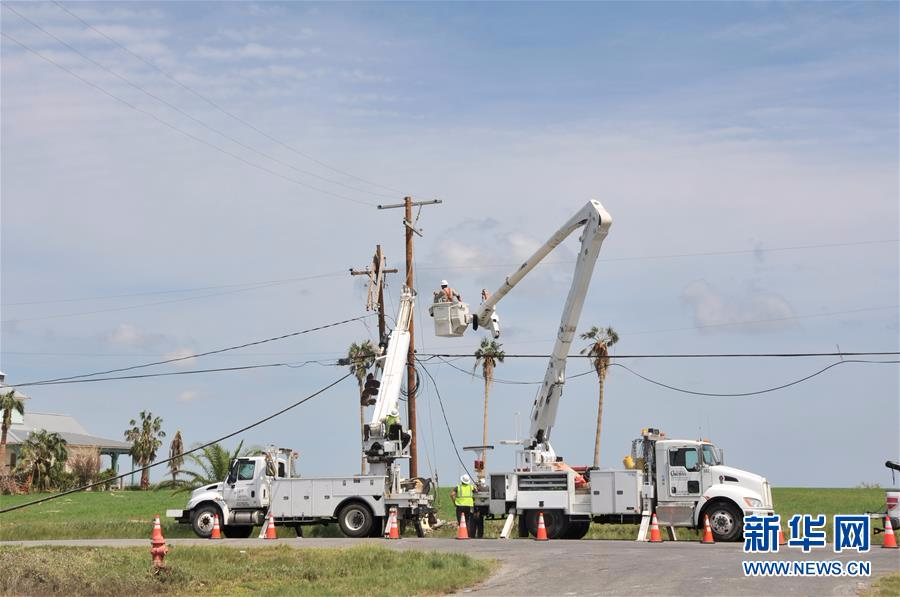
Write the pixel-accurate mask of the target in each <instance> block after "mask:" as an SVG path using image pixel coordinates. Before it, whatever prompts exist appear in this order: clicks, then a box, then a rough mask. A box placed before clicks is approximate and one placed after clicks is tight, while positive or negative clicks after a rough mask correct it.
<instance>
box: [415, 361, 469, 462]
mask: <svg viewBox="0 0 900 597" xmlns="http://www.w3.org/2000/svg"><path fill="white" fill-rule="evenodd" d="M422 370H423V371H425V375H427V376H428V379H430V380H431V383H432V385H433V386H434V393H435V395H436V396H437V398H438V404H440V406H441V415H443V417H444V425H446V427H447V435H449V436H450V443H451V444H453V452H454V453H455V454H456V459H457V460H459V464H460V465H462V467H463V470H464V471H466V473H467V474H468V475H469V476H470V477H472V478H473V479H474V476H473V475H472V473H471V472H469V467H467V466H466V463H465V462H463V459H462V456H461V455H460V453H459V448H458V447H457V446H456V439H455V438H454V437H453V430H452V429H451V428H450V421H449V420H447V411H445V410H444V400H443V398H441V391H440V390H439V389H438V385H437V382H436V381H435V380H434V377H433V376H432V375H431V371H429V370H428V368H427V367H424V366H423V367H422Z"/></svg>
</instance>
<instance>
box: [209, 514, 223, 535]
mask: <svg viewBox="0 0 900 597" xmlns="http://www.w3.org/2000/svg"><path fill="white" fill-rule="evenodd" d="M209 538H210V539H221V538H222V531H221V529H220V528H219V515H218V514H213V530H212V533H210V535H209Z"/></svg>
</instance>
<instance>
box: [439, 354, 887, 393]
mask: <svg viewBox="0 0 900 597" xmlns="http://www.w3.org/2000/svg"><path fill="white" fill-rule="evenodd" d="M889 354H897V353H889ZM444 362H445V363H446V364H447V365H450V367H452V368H453V369H456V370H457V371H460V372H462V373H465V374H466V375H469V376H471V377H474V378H476V379H481V380H484V377H483V376H481V375H478V374H476V373H474V372H471V371H466V370H465V369H461V368H459V367H456V366H455V365H453V364H451V363H447V362H446V361H444ZM845 363H867V364H896V363H900V360H896V361H872V360H864V359H844V360H841V361H837V362H836V363H832V364H830V365H828V366H827V367H824V368H822V369H819V370H818V371H816V372H814V373H812V374H810V375H807V376H805V377H801V378H800V379H796V380H794V381H791V382H788V383H785V384H782V385H779V386H775V387H771V388H766V389H762V390H754V391H752V392H737V393H713V392H698V391H695V390H687V389H684V388H679V387H676V386H673V385H670V384H666V383H663V382H661V381H658V380H655V379H652V378H650V377H647V376H645V375H642V374H640V373H638V372H637V371H635V370H634V369H631V368H629V367H626V366H625V365H622V364H621V363H610V365H609V366H610V367H621V368H622V369H625V370H626V371H628V372H629V373H631V374H633V375H635V376H637V377H639V378H641V379H643V380H644V381H647V382H649V383H652V384H654V385H657V386H660V387H663V388H666V389H669V390H673V391H675V392H680V393H683V394H691V395H694V396H708V397H716V398H736V397H746V396H757V395H759V394H767V393H769V392H775V391H777V390H783V389H785V388H789V387H791V386H795V385H797V384H800V383H803V382H805V381H808V380H810V379H812V378H814V377H816V376H818V375H821V374H823V373H825V372H826V371H828V370H829V369H832V368H833V367H837V366H838V365H843V364H845ZM423 365H425V366H424V367H423V369H425V371H426V372H427V371H428V369H427V364H425V363H423ZM592 373H595V372H594V371H585V372H584V373H577V374H575V375H571V376H569V377H568V378H567V380H571V379H576V378H579V377H584V376H585V375H590V374H592ZM491 381H492V382H497V383H502V384H512V385H540V384H542V383H543V382H541V381H514V380H506V379H498V378H493V379H492V380H491Z"/></svg>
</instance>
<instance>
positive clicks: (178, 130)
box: [0, 3, 375, 207]
mask: <svg viewBox="0 0 900 597" xmlns="http://www.w3.org/2000/svg"><path fill="white" fill-rule="evenodd" d="M3 5H4V6H6V7H9V5H8V4H5V3H4V4H3ZM0 35H2V36H3V37H5V38H7V39H8V40H10V41H11V42H13V43H15V44H17V45H19V46H21V47H22V48H24V49H26V50H28V51H29V52H31V53H32V54H34V55H35V56H37V57H38V58H40V59H42V60H44V61H46V62H49V63H50V64H52V65H53V66H55V67H57V68H59V69H60V70H62V71H64V72H66V73H68V74H69V75H71V76H73V77H75V78H76V79H78V80H79V81H81V82H82V83H84V84H86V85H88V86H90V87H93V88H94V89H96V90H97V91H100V92H101V93H103V94H104V95H107V96H109V97H110V98H112V99H114V100H116V101H117V102H119V103H121V104H124V105H125V106H127V107H129V108H131V109H132V110H135V111H137V112H140V113H141V114H144V115H145V116H148V117H150V118H152V119H153V120H155V121H157V122H159V123H160V124H162V125H163V126H165V127H167V128H169V129H171V130H173V131H175V132H176V133H178V134H180V135H182V136H185V137H187V138H189V139H191V140H193V141H196V142H197V143H200V144H201V145H205V146H207V147H209V148H211V149H214V150H216V151H218V152H219V153H222V154H224V155H227V156H229V157H232V158H234V159H236V160H238V161H239V162H241V163H243V164H245V165H247V166H250V167H252V168H255V169H257V170H260V171H262V172H265V173H267V174H271V175H272V176H276V177H278V178H280V179H282V180H285V181H287V182H290V183H293V184H296V185H299V186H302V187H304V188H307V189H311V190H313V191H316V192H319V193H322V194H324V195H330V196H332V197H335V198H337V199H342V200H344V201H350V202H351V203H356V204H359V205H366V206H369V207H373V206H375V204H374V203H369V202H368V201H360V200H359V199H354V198H352V197H348V196H346V195H341V194H339V193H334V192H332V191H329V190H327V189H323V188H320V187H317V186H315V185H311V184H309V183H307V182H304V181H302V180H297V179H296V178H291V177H290V176H285V175H284V174H281V173H280V172H277V171H275V170H272V169H271V168H269V167H267V166H264V165H261V164H257V163H256V162H251V161H250V160H247V159H245V158H243V157H242V156H240V155H238V154H236V153H234V152H232V151H229V150H228V149H225V148H222V147H219V146H218V145H216V144H214V143H211V142H209V141H207V140H206V139H203V138H201V137H198V136H196V135H194V134H193V133H190V132H188V131H185V130H184V129H181V128H179V127H177V126H176V125H174V124H172V123H170V122H169V121H167V120H163V119H162V118H160V117H159V116H157V115H156V114H154V113H153V112H150V111H149V110H144V109H143V108H140V107H138V106H136V105H134V104H132V103H131V102H129V101H127V100H124V99H122V98H121V97H119V96H117V95H115V94H113V93H111V92H110V91H107V90H106V89H105V88H103V87H102V86H100V85H98V84H96V83H94V82H92V81H90V80H88V79H85V78H84V77H82V76H81V75H79V74H78V73H76V72H74V71H72V70H71V69H69V68H67V67H65V66H63V65H62V64H60V63H58V62H56V61H55V60H53V59H52V58H50V57H48V56H45V55H44V54H42V53H41V52H39V51H37V50H35V49H34V48H32V47H30V46H28V45H26V44H25V43H23V42H21V41H19V40H18V39H16V38H15V37H13V36H11V35H10V34H8V33H6V32H5V31H0Z"/></svg>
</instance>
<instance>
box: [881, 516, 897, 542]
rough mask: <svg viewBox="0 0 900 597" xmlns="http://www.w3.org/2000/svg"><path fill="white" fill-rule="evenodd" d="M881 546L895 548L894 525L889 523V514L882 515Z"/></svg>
mask: <svg viewBox="0 0 900 597" xmlns="http://www.w3.org/2000/svg"><path fill="white" fill-rule="evenodd" d="M881 547H887V548H888V549H897V537H895V536H894V525H893V524H891V515H890V514H888V515H887V516H885V517H884V543H882V544H881Z"/></svg>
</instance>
